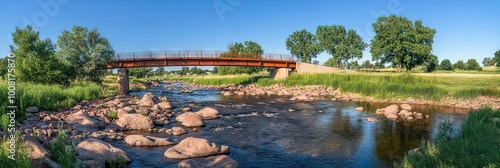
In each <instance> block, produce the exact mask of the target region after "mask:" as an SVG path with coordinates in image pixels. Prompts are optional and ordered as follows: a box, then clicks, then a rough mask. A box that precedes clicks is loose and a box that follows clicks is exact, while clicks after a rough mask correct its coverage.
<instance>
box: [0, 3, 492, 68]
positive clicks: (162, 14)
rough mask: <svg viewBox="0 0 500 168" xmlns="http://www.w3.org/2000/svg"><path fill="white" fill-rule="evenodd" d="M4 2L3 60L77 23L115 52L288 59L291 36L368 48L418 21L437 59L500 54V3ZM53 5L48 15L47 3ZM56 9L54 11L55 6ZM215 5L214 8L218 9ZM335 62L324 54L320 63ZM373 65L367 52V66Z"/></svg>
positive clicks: (0, 29) (0, 33)
mask: <svg viewBox="0 0 500 168" xmlns="http://www.w3.org/2000/svg"><path fill="white" fill-rule="evenodd" d="M145 2H146V1H129V0H127V1H125V0H124V1H118V0H109V1H98V0H85V1H83V0H5V1H2V2H0V23H1V24H2V26H0V57H3V56H5V55H7V54H8V53H9V45H10V44H12V40H11V35H10V33H11V32H13V31H14V30H15V27H16V26H19V27H24V26H25V25H26V24H32V25H34V27H35V28H36V29H37V30H38V31H40V34H41V37H42V38H50V39H52V41H53V42H57V37H58V36H59V35H60V34H61V32H62V31H63V30H69V29H71V27H72V26H73V25H80V26H86V27H89V28H97V29H98V30H99V31H100V32H101V34H102V36H104V37H106V38H108V39H109V40H110V42H111V44H112V45H113V48H114V49H115V51H116V52H131V51H149V50H153V51H161V50H218V51H221V50H226V48H227V44H228V43H230V42H243V41H246V40H252V41H255V42H257V43H259V44H260V45H261V46H262V47H263V49H264V51H265V52H266V53H279V54H288V53H289V52H288V51H287V50H286V46H285V40H286V38H287V37H288V36H289V35H290V34H291V33H293V32H294V31H297V30H301V29H307V30H308V31H311V32H313V33H314V32H315V31H316V27H317V26H318V25H332V24H339V25H344V26H345V27H346V28H348V29H355V30H356V31H357V32H358V34H360V35H361V37H362V38H363V40H364V41H365V42H369V41H370V40H371V39H372V38H373V35H374V33H373V31H372V27H371V24H372V23H373V22H375V21H376V19H377V17H379V16H386V15H388V14H397V15H401V16H405V17H407V18H409V19H410V20H416V19H420V20H422V21H423V23H424V25H426V26H429V27H431V28H434V29H436V30H437V34H436V36H435V38H434V41H435V42H434V45H433V48H434V50H433V53H434V54H435V55H437V56H438V58H439V60H440V61H441V60H443V59H450V60H451V61H452V62H456V61H457V60H460V59H462V60H467V59H470V58H475V59H476V60H478V62H481V61H482V60H483V58H484V57H492V56H493V53H494V52H495V51H497V50H500V10H499V9H500V1H499V0H477V1H474V0H351V1H339V0H307V1H306V0H293V1H292V0H273V1H270V0H170V1H159V0H156V1H153V0H151V1H147V3H145ZM43 4H49V5H48V10H47V7H46V6H47V5H43ZM54 4H55V5H54ZM215 6H217V7H215ZM328 58H330V56H329V55H328V54H326V53H322V54H320V55H319V56H318V58H317V59H318V60H319V61H320V62H322V63H323V62H325V61H326V60H327V59H328ZM367 59H371V55H370V52H369V48H367V49H366V50H365V52H364V54H363V59H361V61H363V60H367Z"/></svg>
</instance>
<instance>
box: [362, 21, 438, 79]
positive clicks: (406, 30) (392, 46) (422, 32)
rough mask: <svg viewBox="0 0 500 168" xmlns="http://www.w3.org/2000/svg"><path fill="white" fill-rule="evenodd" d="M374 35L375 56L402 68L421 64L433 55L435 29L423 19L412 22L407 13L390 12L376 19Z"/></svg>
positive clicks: (383, 61) (372, 52)
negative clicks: (425, 23) (406, 16)
mask: <svg viewBox="0 0 500 168" xmlns="http://www.w3.org/2000/svg"><path fill="white" fill-rule="evenodd" d="M373 29H374V31H375V37H374V39H372V40H371V48H370V52H371V54H372V59H373V60H379V61H380V62H381V63H392V64H393V65H394V66H396V67H397V69H398V72H401V68H402V67H406V69H407V71H409V70H411V69H412V68H413V67H415V66H417V65H422V64H423V63H425V62H426V61H427V60H428V59H429V58H430V56H431V51H432V43H433V42H434V35H435V34H436V30H434V29H431V28H430V27H426V26H424V25H423V24H422V21H420V20H417V21H415V22H412V21H410V20H408V19H407V18H405V17H398V16H396V15H390V16H388V17H379V18H378V19H377V21H376V22H375V23H373Z"/></svg>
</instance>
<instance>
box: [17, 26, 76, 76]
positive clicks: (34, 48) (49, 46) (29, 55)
mask: <svg viewBox="0 0 500 168" xmlns="http://www.w3.org/2000/svg"><path fill="white" fill-rule="evenodd" d="M39 35H40V34H39V32H38V31H35V30H33V27H31V26H30V25H28V26H26V28H24V29H21V28H18V27H16V31H15V32H14V33H12V40H13V43H14V45H11V46H10V49H11V51H12V52H13V53H14V54H16V57H15V58H14V59H15V61H16V67H15V74H16V77H17V79H18V80H19V81H24V82H32V83H41V84H54V83H57V84H69V80H68V77H67V76H66V75H65V74H64V73H63V71H65V70H67V68H66V67H65V66H64V65H63V64H62V63H61V62H60V60H59V59H57V58H56V57H55V56H54V53H55V50H56V46H55V45H54V44H53V43H52V41H51V40H50V39H45V40H41V39H40V36H39Z"/></svg>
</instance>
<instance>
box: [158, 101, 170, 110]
mask: <svg viewBox="0 0 500 168" xmlns="http://www.w3.org/2000/svg"><path fill="white" fill-rule="evenodd" d="M157 105H158V106H159V107H160V109H161V110H167V109H171V108H172V105H170V103H169V102H161V103H158V104H157Z"/></svg>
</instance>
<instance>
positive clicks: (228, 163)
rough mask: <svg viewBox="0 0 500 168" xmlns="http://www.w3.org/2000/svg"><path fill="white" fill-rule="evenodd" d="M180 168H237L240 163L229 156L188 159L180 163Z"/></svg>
mask: <svg viewBox="0 0 500 168" xmlns="http://www.w3.org/2000/svg"><path fill="white" fill-rule="evenodd" d="M177 167H179V168H195V167H216V168H237V167H238V162H236V161H235V160H233V159H231V158H230V157H229V156H227V155H217V156H210V157H206V158H194V159H186V160H183V161H181V162H180V163H179V165H178V166H177Z"/></svg>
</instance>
